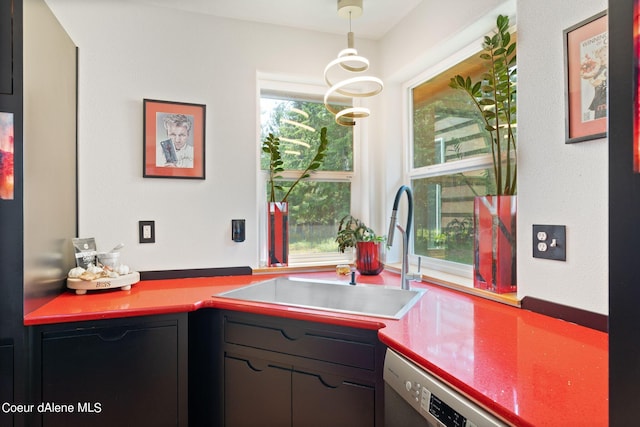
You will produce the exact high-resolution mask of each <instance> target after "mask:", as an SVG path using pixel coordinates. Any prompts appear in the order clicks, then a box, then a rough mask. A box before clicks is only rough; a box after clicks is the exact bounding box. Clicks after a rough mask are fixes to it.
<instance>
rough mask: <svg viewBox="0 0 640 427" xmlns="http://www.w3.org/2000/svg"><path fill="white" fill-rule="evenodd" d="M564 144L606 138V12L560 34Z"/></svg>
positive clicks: (607, 49)
mask: <svg viewBox="0 0 640 427" xmlns="http://www.w3.org/2000/svg"><path fill="white" fill-rule="evenodd" d="M563 35H564V58H565V76H566V78H565V97H566V99H565V110H566V126H565V128H566V140H565V142H566V143H567V144H569V143H574V142H582V141H587V140H590V139H597V138H604V137H606V136H607V110H608V106H607V75H608V63H609V62H608V59H609V58H608V56H609V36H608V31H607V12H606V11H604V12H600V13H598V14H597V15H595V16H592V17H591V18H589V19H586V20H584V21H582V22H580V23H578V24H576V25H574V26H572V27H571V28H568V29H566V30H564V32H563Z"/></svg>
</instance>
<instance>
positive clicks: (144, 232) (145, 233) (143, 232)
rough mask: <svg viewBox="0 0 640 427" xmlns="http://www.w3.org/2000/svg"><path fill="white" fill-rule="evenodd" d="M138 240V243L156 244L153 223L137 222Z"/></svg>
mask: <svg viewBox="0 0 640 427" xmlns="http://www.w3.org/2000/svg"><path fill="white" fill-rule="evenodd" d="M138 238H139V241H140V243H155V242H156V224H155V221H138Z"/></svg>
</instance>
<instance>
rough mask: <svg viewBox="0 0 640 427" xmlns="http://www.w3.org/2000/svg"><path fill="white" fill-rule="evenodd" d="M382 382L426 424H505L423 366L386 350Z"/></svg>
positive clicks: (466, 426) (472, 426) (458, 426)
mask: <svg viewBox="0 0 640 427" xmlns="http://www.w3.org/2000/svg"><path fill="white" fill-rule="evenodd" d="M384 381H385V382H386V383H387V384H388V385H389V386H390V387H391V388H392V389H393V390H394V391H395V392H396V393H398V395H400V397H401V398H402V399H403V400H405V401H406V402H407V403H409V405H410V406H411V407H413V409H414V410H415V411H416V412H418V413H419V414H420V415H421V416H422V417H424V418H425V419H426V420H427V421H428V422H429V425H433V426H438V427H440V426H444V427H485V426H487V427H496V426H506V425H507V424H505V423H503V422H502V421H500V420H499V419H498V418H496V417H495V416H493V415H492V414H491V413H489V412H488V411H486V410H485V409H483V408H481V407H480V406H478V405H477V404H476V403H474V402H472V401H471V400H469V399H468V398H467V397H465V396H463V395H462V394H461V393H459V392H457V391H456V390H454V389H453V388H451V387H450V386H448V385H447V384H445V383H443V382H442V381H440V380H438V379H437V378H435V377H434V376H433V375H431V374H429V373H428V372H427V371H425V370H424V369H421V368H419V367H418V366H417V365H415V364H414V363H412V362H411V361H409V360H408V359H406V358H405V357H403V356H400V355H399V354H397V353H396V352H394V351H393V350H390V349H388V350H387V354H386V357H385V362H384Z"/></svg>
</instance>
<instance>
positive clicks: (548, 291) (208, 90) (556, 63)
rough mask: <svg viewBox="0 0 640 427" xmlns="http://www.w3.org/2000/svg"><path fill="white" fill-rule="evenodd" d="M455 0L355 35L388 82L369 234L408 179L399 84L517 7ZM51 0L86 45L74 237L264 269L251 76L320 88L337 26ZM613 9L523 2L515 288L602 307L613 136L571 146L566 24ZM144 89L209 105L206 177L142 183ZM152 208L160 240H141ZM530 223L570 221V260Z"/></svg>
mask: <svg viewBox="0 0 640 427" xmlns="http://www.w3.org/2000/svg"><path fill="white" fill-rule="evenodd" d="M458 3H460V4H453V5H452V4H451V3H447V2H427V1H425V2H423V3H422V4H421V5H420V6H418V7H417V8H416V9H415V10H414V11H413V13H412V15H411V16H409V17H408V18H406V19H405V20H403V21H402V22H400V23H399V24H398V26H396V28H395V29H394V30H392V31H391V32H390V33H389V34H387V35H386V36H385V37H384V38H383V39H382V40H381V41H380V42H379V43H373V42H368V41H366V40H358V41H357V45H358V48H359V50H360V51H361V52H362V53H363V54H365V55H366V56H368V57H369V58H370V59H371V61H372V66H374V67H378V69H374V70H373V72H374V74H378V75H382V77H383V78H384V80H385V90H384V92H383V94H382V95H381V96H378V97H376V99H375V100H374V101H373V104H374V110H373V111H372V116H371V118H370V119H368V120H367V121H365V122H366V123H365V125H364V126H363V128H362V134H363V135H364V137H365V138H364V141H365V144H366V147H367V150H364V151H363V155H364V156H365V157H364V159H363V160H364V161H366V162H368V169H364V170H368V171H370V173H369V176H368V181H367V185H366V186H365V187H364V188H369V190H370V196H371V199H370V205H369V206H370V212H369V213H368V215H370V217H371V222H372V224H374V228H376V229H380V230H385V227H386V225H387V222H388V215H389V212H390V208H391V206H390V202H391V200H392V197H393V195H394V194H395V190H396V189H397V187H398V186H399V185H400V184H401V183H403V177H402V165H403V157H402V154H403V149H404V148H403V138H404V137H405V131H406V127H405V126H404V121H403V118H402V108H403V94H402V85H403V84H405V83H406V82H407V81H408V80H410V79H412V78H414V77H415V76H416V75H418V74H419V73H420V72H422V71H423V70H424V69H425V68H426V67H427V66H429V65H433V64H437V63H439V62H440V61H441V60H443V59H444V58H446V57H447V56H448V55H450V54H452V53H453V52H456V51H458V50H459V49H461V48H463V47H464V46H466V45H467V44H469V43H471V41H472V40H474V39H478V38H479V37H481V36H482V35H483V34H484V33H486V32H488V31H490V30H491V29H492V28H493V24H494V21H495V14H496V13H507V14H509V15H512V13H513V11H514V10H515V9H514V8H515V0H507V1H501V0H481V1H470V2H466V3H467V4H468V5H469V7H467V8H465V7H464V5H463V3H465V2H458ZM48 4H49V5H50V7H51V8H52V10H53V11H54V13H55V14H56V16H57V17H58V19H59V20H60V21H61V23H62V24H63V25H64V26H65V28H66V29H67V31H68V32H69V34H70V35H71V37H72V38H73V40H74V42H75V43H76V44H77V45H78V46H79V48H80V102H79V105H80V117H79V119H80V125H79V126H80V129H79V133H80V135H79V136H80V153H79V156H80V175H79V176H80V234H81V235H82V236H95V237H96V239H97V240H98V243H99V244H100V245H101V246H103V247H104V246H107V247H108V246H111V245H115V244H116V243H118V242H120V241H122V242H124V243H125V244H126V245H127V249H126V251H125V252H124V254H123V257H125V259H127V260H129V261H130V264H132V266H133V267H134V268H136V269H139V270H153V269H187V268H200V267H216V266H232V265H250V266H256V265H257V262H258V261H257V260H258V239H257V220H258V216H257V213H256V203H255V199H256V194H257V190H256V172H255V170H256V152H257V151H256V150H257V137H256V114H255V110H256V99H255V98H256V87H255V82H256V72H259V71H262V72H266V73H276V74H288V75H291V76H294V77H295V78H297V79H302V80H310V81H316V82H318V83H321V79H322V76H321V73H322V70H323V68H324V65H325V64H326V63H327V62H328V61H329V60H331V59H333V58H334V57H335V55H336V52H337V51H338V50H340V49H341V48H343V47H344V46H343V45H344V43H345V42H344V37H343V36H332V35H328V34H323V33H316V32H305V31H299V30H294V29H290V28H280V27H274V26H269V25H262V24H250V23H243V22H240V21H232V20H226V19H218V18H213V17H203V16H197V15H193V14H189V13H181V12H176V11H169V10H164V9H158V8H151V7H144V6H141V5H134V4H128V3H126V2H121V1H107V0H102V1H92V2H86V1H82V0H48ZM605 8H606V0H568V1H565V2H552V1H551V0H540V1H536V2H533V1H520V2H518V4H517V23H518V43H519V45H518V68H519V76H518V85H519V95H518V108H519V117H518V120H519V128H518V129H519V130H518V133H519V208H518V230H519V237H518V247H519V253H518V269H519V270H518V281H519V284H518V286H519V291H518V296H519V297H524V296H534V297H537V298H541V299H545V300H549V301H553V302H557V303H560V304H566V305H570V306H574V307H578V308H582V309H586V310H590V311H594V312H599V313H605V314H606V313H607V289H608V281H607V268H608V264H607V221H608V216H607V202H606V201H607V195H608V193H607V180H608V178H607V151H606V149H607V146H606V144H607V141H606V140H600V141H592V142H586V143H581V144H577V145H565V144H564V98H563V91H564V87H563V78H564V77H563V60H562V55H563V53H562V30H563V29H565V28H567V27H569V26H571V25H573V24H574V23H577V22H579V21H581V20H582V19H584V18H586V17H588V16H591V15H593V14H595V13H596V12H599V11H601V10H603V9H605ZM482 16H484V17H485V18H484V19H478V17H482ZM257 34H259V36H257ZM143 98H154V99H165V100H176V101H183V102H194V103H202V104H206V105H207V157H206V161H207V179H206V180H205V181H191V180H169V179H143V178H142V170H141V168H142V166H141V164H142V99H143ZM381 171H384V172H382V173H381ZM587 190H588V191H587ZM232 218H246V219H247V227H248V229H247V241H246V242H244V243H240V244H238V243H233V242H232V241H231V239H230V222H231V219H232ZM147 219H149V220H155V221H156V229H157V230H156V231H157V236H156V238H157V243H156V244H154V245H140V244H138V243H137V221H138V220H147ZM534 223H536V224H565V225H566V226H567V238H568V250H567V261H566V262H557V261H546V260H538V259H533V258H532V256H531V249H530V248H531V246H532V242H531V238H532V236H531V234H532V233H531V226H532V224H534ZM383 232H384V231H383Z"/></svg>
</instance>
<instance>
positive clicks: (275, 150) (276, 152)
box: [262, 133, 284, 202]
mask: <svg viewBox="0 0 640 427" xmlns="http://www.w3.org/2000/svg"><path fill="white" fill-rule="evenodd" d="M262 151H264V152H265V153H267V154H268V155H269V201H270V202H275V201H276V190H282V186H281V185H280V184H278V183H277V181H276V180H277V179H278V178H280V175H279V174H280V172H282V171H283V170H284V168H283V167H282V156H281V155H280V138H278V137H277V136H275V135H274V134H272V133H270V134H269V135H268V136H267V137H266V138H265V140H264V141H263V142H262Z"/></svg>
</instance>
